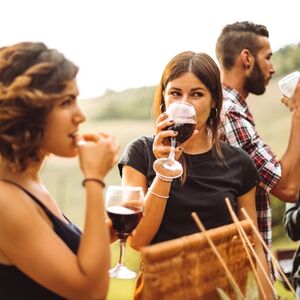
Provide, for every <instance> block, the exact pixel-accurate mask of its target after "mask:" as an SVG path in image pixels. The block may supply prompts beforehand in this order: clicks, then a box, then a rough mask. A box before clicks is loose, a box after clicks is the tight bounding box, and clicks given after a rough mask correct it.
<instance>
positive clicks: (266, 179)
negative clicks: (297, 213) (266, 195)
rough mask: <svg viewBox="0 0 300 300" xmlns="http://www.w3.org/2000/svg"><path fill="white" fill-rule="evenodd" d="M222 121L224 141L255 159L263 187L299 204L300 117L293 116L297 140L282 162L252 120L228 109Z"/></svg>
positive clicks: (292, 143) (284, 199) (283, 199)
mask: <svg viewBox="0 0 300 300" xmlns="http://www.w3.org/2000/svg"><path fill="white" fill-rule="evenodd" d="M299 98H300V96H299ZM299 101H300V100H299ZM222 122H223V123H222V131H223V132H222V133H223V138H224V140H225V141H227V142H228V143H230V144H231V145H233V146H237V147H240V148H242V149H244V150H245V151H246V152H247V153H248V154H249V155H250V156H251V158H252V160H253V162H254V163H255V165H256V168H257V170H258V172H259V174H260V176H261V179H262V182H261V183H260V186H261V187H262V188H263V189H264V190H266V191H267V192H271V193H272V194H273V195H274V196H276V197H278V198H279V199H280V200H282V201H285V202H293V201H296V199H297V197H298V189H299V184H300V181H299V178H300V169H299V168H297V167H296V166H297V164H299V163H300V132H299V134H298V133H296V132H298V130H300V116H299V117H298V118H297V117H296V115H295V116H294V117H293V121H292V122H293V123H295V125H294V126H293V128H292V129H291V132H293V134H292V133H291V136H293V138H292V137H291V138H290V142H289V146H288V148H287V151H286V153H285V155H283V157H282V159H281V160H280V161H278V160H277V159H276V156H275V155H274V154H273V152H272V150H271V149H270V147H269V146H268V145H266V144H265V143H264V142H263V141H262V139H261V138H260V136H259V134H258V133H257V131H256V129H255V127H254V124H253V123H252V122H251V120H249V119H248V118H247V117H246V116H245V115H244V114H241V113H240V112H239V111H238V110H236V109H235V108H234V107H230V108H227V110H226V112H225V114H224V118H223V121H222ZM298 128H299V129H298ZM296 152H297V153H296Z"/></svg>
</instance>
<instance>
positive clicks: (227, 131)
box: [220, 86, 281, 247]
mask: <svg viewBox="0 0 300 300" xmlns="http://www.w3.org/2000/svg"><path fill="white" fill-rule="evenodd" d="M223 98H224V101H223V108H222V113H221V128H220V137H221V139H222V140H223V141H225V142H227V143H229V144H231V145H233V146H236V147H239V148H242V149H244V150H245V151H246V152H247V153H248V154H249V155H250V157H251V158H252V160H253V162H254V164H255V165H256V168H257V170H258V172H259V174H260V177H261V180H262V181H261V182H260V184H259V186H258V187H257V190H256V211H257V222H258V228H259V231H260V233H261V235H262V237H263V239H264V241H265V242H266V244H267V245H268V246H269V247H271V243H272V219H271V207H270V198H269V192H270V190H272V189H273V188H274V186H275V185H276V184H277V182H278V181H279V179H280V177H281V165H280V162H279V161H278V160H277V159H276V157H275V155H274V154H273V153H272V151H271V149H270V147H269V146H268V145H266V144H265V143H264V142H263V141H262V140H261V138H260V136H259V134H258V133H257V131H256V129H255V124H254V120H253V116H252V114H251V113H250V111H249V108H248V106H247V103H246V101H245V99H244V98H243V97H242V96H241V95H239V94H238V92H237V91H236V90H234V89H232V88H230V87H226V86H223Z"/></svg>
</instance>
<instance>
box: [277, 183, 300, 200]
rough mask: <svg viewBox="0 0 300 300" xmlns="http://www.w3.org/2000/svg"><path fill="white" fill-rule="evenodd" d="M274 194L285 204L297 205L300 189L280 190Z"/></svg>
mask: <svg viewBox="0 0 300 300" xmlns="http://www.w3.org/2000/svg"><path fill="white" fill-rule="evenodd" d="M272 194H273V195H274V196H275V197H277V198H278V199H280V200H281V201H283V202H291V203H295V202H297V201H298V199H299V189H298V188H293V187H288V188H284V189H280V190H278V191H276V192H274V193H273V191H272Z"/></svg>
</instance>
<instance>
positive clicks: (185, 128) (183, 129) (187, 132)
mask: <svg viewBox="0 0 300 300" xmlns="http://www.w3.org/2000/svg"><path fill="white" fill-rule="evenodd" d="M195 128H196V124H195V123H177V124H174V125H172V126H170V127H168V128H167V130H174V131H178V134H177V136H176V137H175V139H176V142H177V144H178V145H179V144H181V143H183V142H185V141H186V140H187V139H188V138H189V137H190V136H191V135H192V134H193V132H194V130H195Z"/></svg>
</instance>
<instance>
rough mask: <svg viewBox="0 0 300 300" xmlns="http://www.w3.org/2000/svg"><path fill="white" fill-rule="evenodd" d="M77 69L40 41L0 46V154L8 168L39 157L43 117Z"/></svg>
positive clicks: (19, 168) (22, 166) (21, 168)
mask: <svg viewBox="0 0 300 300" xmlns="http://www.w3.org/2000/svg"><path fill="white" fill-rule="evenodd" d="M77 72H78V67H77V66H76V65H74V64H73V63H72V62H71V61H70V60H68V59H66V58H65V56H64V55H63V54H61V53H59V52H58V51H57V50H54V49H49V48H48V47H47V46H46V45H45V44H43V43H33V42H23V43H18V44H15V45H12V46H9V47H3V48H0V155H1V159H4V160H5V161H6V162H7V163H8V165H9V166H10V167H11V169H12V170H14V171H24V170H25V169H26V168H27V167H28V165H29V164H30V163H32V162H38V161H39V160H40V159H39V150H40V145H41V142H42V139H43V135H44V127H45V121H46V117H47V116H48V114H49V112H50V111H51V109H52V108H53V105H54V103H55V101H57V100H58V99H60V98H61V97H62V95H63V92H64V89H65V87H66V83H67V82H69V81H70V80H73V79H74V78H75V77H76V75H77Z"/></svg>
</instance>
